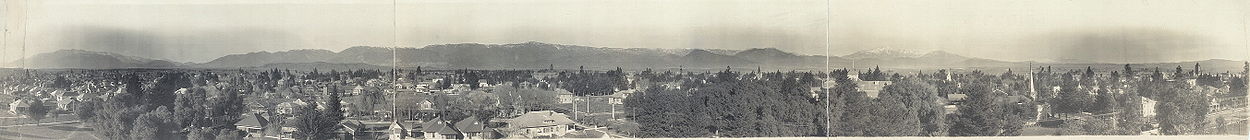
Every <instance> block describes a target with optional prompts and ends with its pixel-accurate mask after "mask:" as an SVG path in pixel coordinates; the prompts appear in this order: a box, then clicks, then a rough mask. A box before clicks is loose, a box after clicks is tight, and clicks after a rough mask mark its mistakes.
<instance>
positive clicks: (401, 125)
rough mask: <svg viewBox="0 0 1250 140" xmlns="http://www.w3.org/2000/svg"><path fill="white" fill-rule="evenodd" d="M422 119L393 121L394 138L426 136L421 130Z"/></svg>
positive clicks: (413, 138)
mask: <svg viewBox="0 0 1250 140" xmlns="http://www.w3.org/2000/svg"><path fill="white" fill-rule="evenodd" d="M420 124H421V122H420V121H392V122H391V127H390V131H391V135H390V139H392V140H415V139H418V138H421V137H423V136H425V134H423V133H422V132H421V125H420Z"/></svg>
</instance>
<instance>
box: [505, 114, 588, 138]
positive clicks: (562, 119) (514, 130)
mask: <svg viewBox="0 0 1250 140" xmlns="http://www.w3.org/2000/svg"><path fill="white" fill-rule="evenodd" d="M505 123H507V124H506V126H505V127H504V128H502V129H501V130H503V131H504V133H505V134H507V135H508V137H507V138H558V137H562V136H564V135H565V134H568V133H569V132H571V131H573V124H574V122H573V120H572V119H569V118H568V115H564V113H557V112H555V111H534V112H528V113H525V114H523V115H521V116H518V117H516V118H512V119H508V120H505Z"/></svg>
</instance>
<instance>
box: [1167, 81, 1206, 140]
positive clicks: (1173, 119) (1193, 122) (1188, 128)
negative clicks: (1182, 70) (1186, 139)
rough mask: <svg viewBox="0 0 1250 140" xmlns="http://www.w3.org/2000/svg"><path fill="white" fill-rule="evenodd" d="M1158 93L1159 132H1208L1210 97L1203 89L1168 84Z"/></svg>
mask: <svg viewBox="0 0 1250 140" xmlns="http://www.w3.org/2000/svg"><path fill="white" fill-rule="evenodd" d="M1162 90H1163V91H1160V92H1159V93H1157V94H1158V95H1157V96H1158V97H1156V99H1157V100H1158V105H1156V106H1155V112H1157V115H1155V119H1156V120H1159V132H1160V133H1163V134H1164V135H1191V134H1201V133H1202V132H1206V131H1205V128H1207V127H1206V126H1205V125H1206V118H1207V117H1206V116H1207V113H1208V111H1209V110H1208V107H1210V102H1209V99H1207V96H1205V95H1206V94H1204V93H1201V92H1199V91H1200V90H1201V89H1198V88H1191V87H1188V86H1185V85H1181V84H1166V85H1165V86H1164V87H1163V89H1162Z"/></svg>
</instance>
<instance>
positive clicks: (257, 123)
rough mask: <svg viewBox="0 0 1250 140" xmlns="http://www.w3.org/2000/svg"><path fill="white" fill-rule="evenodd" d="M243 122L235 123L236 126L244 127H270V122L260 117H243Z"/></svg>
mask: <svg viewBox="0 0 1250 140" xmlns="http://www.w3.org/2000/svg"><path fill="white" fill-rule="evenodd" d="M242 117H243V120H239V122H236V123H234V125H235V126H243V127H265V126H267V125H269V120H268V119H265V117H263V116H259V115H246V114H245V115H243V116H242Z"/></svg>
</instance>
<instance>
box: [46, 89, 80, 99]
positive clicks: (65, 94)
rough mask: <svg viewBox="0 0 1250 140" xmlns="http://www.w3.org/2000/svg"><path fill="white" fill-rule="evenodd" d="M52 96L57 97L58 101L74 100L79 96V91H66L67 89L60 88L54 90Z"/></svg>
mask: <svg viewBox="0 0 1250 140" xmlns="http://www.w3.org/2000/svg"><path fill="white" fill-rule="evenodd" d="M52 97H53V98H55V99H56V100H57V101H66V100H73V99H74V97H78V92H73V91H65V90H59V89H58V90H56V91H52Z"/></svg>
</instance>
